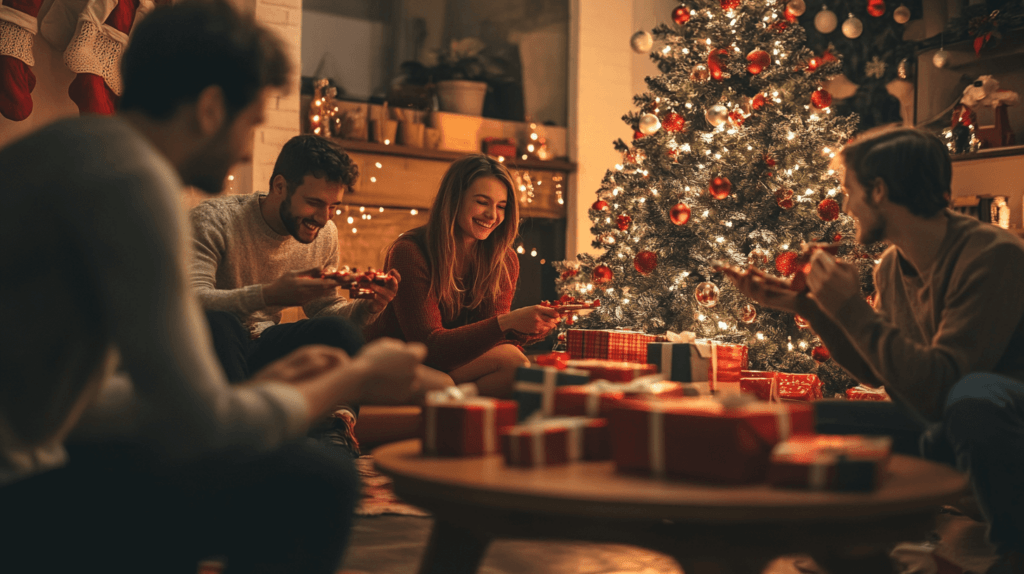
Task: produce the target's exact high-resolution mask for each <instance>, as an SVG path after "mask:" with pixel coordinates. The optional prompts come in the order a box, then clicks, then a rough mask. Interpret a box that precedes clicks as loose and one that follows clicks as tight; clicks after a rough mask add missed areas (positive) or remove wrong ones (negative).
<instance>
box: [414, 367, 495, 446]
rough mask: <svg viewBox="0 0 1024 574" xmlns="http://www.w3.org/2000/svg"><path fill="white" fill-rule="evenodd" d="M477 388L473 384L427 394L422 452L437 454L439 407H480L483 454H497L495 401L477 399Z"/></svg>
mask: <svg viewBox="0 0 1024 574" xmlns="http://www.w3.org/2000/svg"><path fill="white" fill-rule="evenodd" d="M476 394H477V388H476V385H474V384H473V383H466V384H462V385H459V386H457V387H448V388H446V389H440V390H436V391H429V392H427V394H426V396H425V400H424V412H423V418H424V426H425V428H424V432H423V443H424V450H425V451H426V452H427V453H429V454H437V409H438V407H440V406H452V407H458V406H464V407H480V408H481V409H482V411H483V429H482V430H481V432H482V435H483V447H484V454H491V453H493V452H497V450H498V449H497V444H498V440H497V431H496V428H497V426H496V424H495V413H496V411H497V408H498V403H497V400H496V399H489V398H482V397H477V396H476Z"/></svg>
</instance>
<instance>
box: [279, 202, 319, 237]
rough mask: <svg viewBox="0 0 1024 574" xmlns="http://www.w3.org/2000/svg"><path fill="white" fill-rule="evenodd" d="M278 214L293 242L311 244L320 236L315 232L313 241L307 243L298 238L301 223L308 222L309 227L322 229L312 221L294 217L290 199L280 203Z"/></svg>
mask: <svg viewBox="0 0 1024 574" xmlns="http://www.w3.org/2000/svg"><path fill="white" fill-rule="evenodd" d="M278 213H279V214H280V216H281V223H283V224H284V228H285V229H287V230H288V233H290V234H291V236H292V237H294V238H295V240H296V241H298V242H299V243H306V244H309V243H313V242H314V241H316V238H317V237H319V236H320V232H319V231H317V232H316V234H315V235H314V236H313V239H310V240H309V241H306V240H304V239H302V237H300V236H299V227H300V226H302V223H303V221H306V222H309V223H310V224H311V225H316V226H317V227H318V228H320V229H323V228H322V227H320V225H319V224H318V223H317V222H316V221H313V220H312V219H306V220H303V219H301V218H299V217H295V216H294V215H292V198H291V197H289V198H288V199H286V200H284V201H282V202H281V208H280V209H279V210H278Z"/></svg>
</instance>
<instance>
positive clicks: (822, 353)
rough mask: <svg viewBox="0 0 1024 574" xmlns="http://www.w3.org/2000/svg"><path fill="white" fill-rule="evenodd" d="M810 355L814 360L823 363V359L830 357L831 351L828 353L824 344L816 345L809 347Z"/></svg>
mask: <svg viewBox="0 0 1024 574" xmlns="http://www.w3.org/2000/svg"><path fill="white" fill-rule="evenodd" d="M811 357H813V358H814V360H815V361H818V362H819V363H824V362H825V361H827V360H829V359H831V358H832V353H829V352H828V349H826V348H825V346H824V345H818V346H817V347H815V348H813V349H811Z"/></svg>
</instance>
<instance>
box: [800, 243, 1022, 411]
mask: <svg viewBox="0 0 1024 574" xmlns="http://www.w3.org/2000/svg"><path fill="white" fill-rule="evenodd" d="M822 259H823V260H822V261H818V259H817V258H816V259H815V260H812V264H813V265H814V268H812V272H811V275H817V276H818V277H816V278H815V279H814V280H812V278H811V276H808V284H809V285H811V289H812V290H814V291H815V296H816V297H818V298H819V301H820V305H821V306H822V309H823V310H824V311H825V312H826V313H828V314H829V315H830V316H832V318H833V320H834V321H835V322H836V323H838V324H839V325H841V326H842V329H843V330H844V331H845V332H846V334H847V337H848V338H849V340H850V341H851V343H852V344H853V346H854V347H855V348H856V349H857V351H858V352H859V353H860V355H861V356H862V357H864V360H865V361H866V362H867V363H868V364H869V365H870V366H871V368H872V370H873V371H874V372H875V374H876V375H877V376H878V379H879V380H881V381H883V382H885V384H886V388H887V389H888V390H889V391H890V392H894V393H895V394H897V395H899V396H900V397H901V398H902V399H903V400H905V401H906V402H907V403H908V404H910V405H911V406H912V407H914V408H915V409H916V410H917V411H918V412H919V413H920V414H921V415H922V416H924V417H926V418H927V419H929V420H933V421H936V420H940V419H941V417H942V409H943V405H944V404H945V400H946V396H947V395H948V394H949V390H950V388H951V387H952V386H953V384H954V383H956V382H957V381H958V380H959V379H960V378H961V377H963V376H964V375H966V374H968V373H972V372H985V371H991V370H992V369H993V368H994V367H995V366H996V364H997V363H998V361H999V359H1000V358H1001V357H1002V356H1003V354H1004V353H1005V352H1006V350H1007V349H1006V347H1007V344H1008V343H1009V341H1010V338H1011V336H1012V334H1013V332H1014V330H1015V329H1017V328H1018V325H1020V323H1021V321H1022V320H1024V297H1021V296H1020V286H1021V285H1024V251H1022V250H1021V249H1020V247H1019V246H1015V245H1012V244H1010V243H1002V244H996V245H993V246H991V247H988V248H985V249H984V250H982V251H980V252H979V253H978V254H977V256H975V257H974V258H973V259H971V260H963V259H965V258H963V257H961V259H962V260H963V261H962V262H961V263H959V264H958V265H957V268H956V269H955V270H954V271H953V273H952V275H951V277H950V281H949V285H948V287H947V291H946V293H945V301H944V303H945V305H944V309H943V311H942V314H941V316H940V317H937V318H936V320H937V321H938V324H937V326H936V329H935V336H934V337H933V338H932V340H931V341H930V342H929V343H927V344H920V343H918V342H916V341H914V340H913V339H912V338H911V337H909V336H908V335H907V334H906V333H905V331H904V329H905V327H902V326H899V325H894V324H892V323H891V322H888V321H886V320H885V319H884V318H883V317H882V316H880V315H878V314H876V313H874V312H872V309H871V307H870V306H869V305H868V304H867V302H866V301H864V299H863V298H862V297H860V296H856V297H846V298H845V299H844V300H841V301H827V298H828V297H830V295H827V294H826V293H836V292H838V291H837V289H836V287H837V286H838V285H839V282H840V281H842V280H843V279H842V277H843V275H844V274H850V273H853V275H854V276H855V273H856V271H855V270H852V269H849V268H847V267H846V265H847V264H842V263H837V262H836V261H834V260H832V259H831V258H827V259H825V258H822ZM819 292H820V294H819ZM907 327H911V326H907Z"/></svg>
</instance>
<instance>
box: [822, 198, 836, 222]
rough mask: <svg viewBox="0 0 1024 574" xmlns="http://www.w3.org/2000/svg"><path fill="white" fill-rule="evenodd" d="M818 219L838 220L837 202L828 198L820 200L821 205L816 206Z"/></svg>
mask: <svg viewBox="0 0 1024 574" xmlns="http://www.w3.org/2000/svg"><path fill="white" fill-rule="evenodd" d="M818 217H820V218H821V220H822V221H835V220H836V219H839V202H838V201H836V200H834V199H832V198H830V197H829V198H826V199H823V200H821V203H819V204H818Z"/></svg>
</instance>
